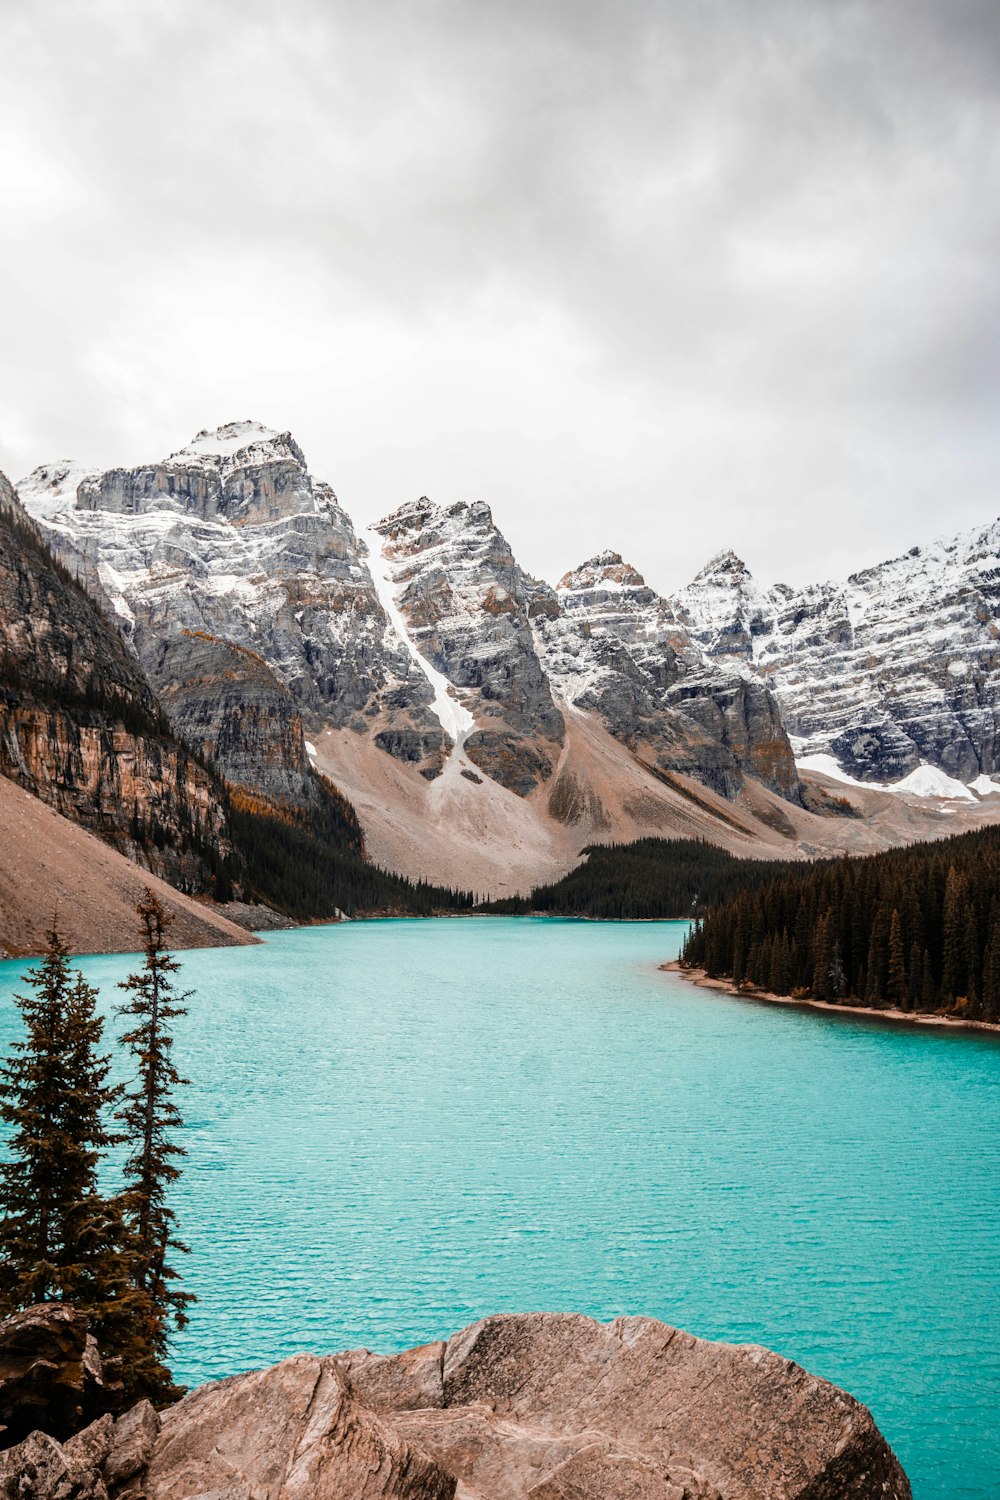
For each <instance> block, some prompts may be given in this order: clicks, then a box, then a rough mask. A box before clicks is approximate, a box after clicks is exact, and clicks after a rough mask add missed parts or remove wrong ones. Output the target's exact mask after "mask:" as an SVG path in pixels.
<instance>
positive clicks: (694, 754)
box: [534, 552, 798, 800]
mask: <svg viewBox="0 0 1000 1500" xmlns="http://www.w3.org/2000/svg"><path fill="white" fill-rule="evenodd" d="M552 598H553V601H554V603H553V606H552V607H549V608H545V609H539V610H538V611H536V613H535V616H534V628H535V634H536V637H537V639H538V642H539V649H540V652H541V656H542V660H543V662H544V664H545V667H546V670H547V672H548V674H549V677H550V679H551V681H552V683H553V684H554V686H555V687H556V689H557V691H558V692H559V693H560V695H561V696H562V697H563V698H564V699H565V701H566V702H568V703H572V704H575V705H576V706H577V707H579V708H583V709H592V710H594V711H595V712H596V713H598V714H600V716H601V717H602V719H603V720H604V722H605V723H606V724H607V726H608V728H609V729H610V730H611V733H612V734H613V735H615V737H616V738H617V739H620V740H622V741H623V742H624V743H625V744H627V745H628V746H629V748H630V749H633V750H634V751H636V752H637V753H639V754H641V755H643V756H644V757H645V758H648V759H649V760H650V761H652V763H654V764H655V765H657V766H658V767H660V768H661V769H664V770H676V771H683V772H687V773H688V774H690V775H693V776H696V777H698V778H699V780H701V781H703V782H705V783H706V784H707V785H708V786H711V787H713V788H714V789H715V790H716V791H718V792H720V793H722V795H724V796H727V797H732V796H734V795H735V794H736V792H737V791H738V790H739V787H740V786H741V784H742V781H743V777H744V775H746V774H749V775H751V776H754V777H756V778H757V779H758V780H759V781H761V782H763V783H764V785H765V786H768V787H770V788H771V789H772V790H773V791H776V792H778V793H779V795H781V796H783V797H786V798H789V799H791V800H797V798H798V777H797V775H796V772H795V765H794V761H793V759H792V752H791V748H790V746H789V743H788V739H787V737H786V735H785V731H784V728H783V726H782V722H781V716H780V713H779V711H778V707H777V704H776V703H775V700H774V698H773V696H772V695H771V693H770V692H769V691H768V689H767V688H766V687H764V686H763V685H762V684H761V683H758V682H755V681H753V680H751V679H749V678H748V677H747V676H746V675H745V674H743V673H741V672H740V670H739V669H738V667H736V666H734V665H733V664H731V663H725V662H723V663H720V664H716V663H715V662H714V661H712V660H710V659H706V656H705V653H704V652H703V650H702V649H701V648H700V646H698V645H696V644H695V642H694V641H693V640H692V638H691V636H690V635H689V633H688V631H687V630H686V629H685V628H684V626H683V625H682V624H681V622H680V621H679V619H678V617H677V615H676V613H675V612H674V610H673V609H672V608H671V606H670V605H669V604H668V603H667V601H666V600H665V599H661V598H660V597H659V595H658V594H656V593H655V592H654V590H653V589H651V588H649V587H648V586H647V585H646V583H645V581H644V579H643V578H642V576H641V574H639V573H638V572H637V571H636V569H635V568H633V567H632V566H630V565H629V564H628V563H625V562H623V561H622V559H621V557H619V555H618V554H617V553H616V552H604V553H601V554H600V556H598V557H594V558H591V560H590V561H589V562H586V563H584V564H583V565H582V566H581V567H579V568H576V569H575V570H574V571H573V572H571V573H567V574H566V576H565V577H564V578H563V579H562V581H561V582H560V584H559V586H558V588H557V589H556V590H555V591H554V594H553V595H552Z"/></svg>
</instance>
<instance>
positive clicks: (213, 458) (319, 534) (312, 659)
mask: <svg viewBox="0 0 1000 1500" xmlns="http://www.w3.org/2000/svg"><path fill="white" fill-rule="evenodd" d="M18 493H19V495H20V498H21V500H22V501H23V503H24V504H25V506H26V508H27V509H28V510H29V511H30V512H31V513H32V514H33V515H35V516H37V517H38V519H39V521H40V522H41V523H42V524H44V525H45V527H46V528H47V532H48V535H49V536H50V538H51V540H52V543H53V545H54V546H55V547H56V548H57V550H58V551H59V553H60V555H61V556H62V557H63V558H64V559H65V560H66V561H67V562H68V563H69V565H70V566H71V567H74V568H76V569H78V570H79V572H80V576H81V577H82V578H83V580H84V582H85V583H86V585H87V587H88V588H89V589H91V591H92V592H93V593H94V595H95V597H96V598H98V599H101V600H104V601H106V606H107V607H108V608H110V610H111V611H112V612H113V615H114V618H115V620H116V623H117V624H118V626H119V628H120V629H121V630H122V632H123V634H124V635H125V636H126V638H127V639H128V640H129V641H130V643H131V644H132V646H133V648H134V649H135V651H136V653H137V655H138V657H139V660H140V662H141V663H142V664H143V666H144V667H145V668H146V670H147V671H148V672H149V674H150V677H151V680H152V681H153V683H154V686H157V687H159V686H161V685H166V684H167V683H169V685H170V686H171V688H172V694H171V696H172V697H173V699H174V701H175V702H177V703H178V704H181V703H183V701H184V698H185V696H189V693H188V694H186V693H185V692H184V687H185V684H184V681H183V679H182V678H181V677H180V676H179V669H180V668H181V666H182V664H183V659H184V655H185V652H187V651H189V650H190V647H189V646H185V645H184V642H185V640H187V641H190V638H191V636H192V635H195V636H197V635H201V636H208V637H214V638H215V639H216V640H222V641H227V642H229V643H231V644H232V645H234V646H237V647H241V648H244V649H247V650H249V651H252V652H253V653H255V655H256V656H257V657H258V658H260V659H262V660H263V661H264V662H265V663H266V665H267V666H268V667H269V668H270V669H271V671H272V672H273V673H274V675H275V676H276V678H277V679H278V681H279V682H280V683H281V684H283V685H284V687H285V688H286V689H287V690H288V693H289V694H290V700H289V701H290V705H293V707H292V706H290V708H289V712H290V713H291V712H293V711H294V712H297V713H299V714H301V715H303V716H304V718H305V720H306V723H307V726H309V727H311V728H315V727H317V726H319V725H324V726H334V727H337V728H341V727H344V726H350V727H351V728H352V729H354V730H355V731H356V732H358V733H366V732H368V730H369V728H370V727H371V725H372V724H373V723H375V722H376V721H380V718H381V716H382V715H383V712H384V710H386V709H389V710H391V714H392V717H393V719H394V722H395V723H396V724H397V725H398V726H399V727H401V728H404V729H406V730H408V731H416V732H417V733H418V734H423V735H425V736H429V737H430V739H431V740H432V741H433V743H434V745H435V747H436V746H437V745H438V744H439V742H440V726H439V725H438V723H437V721H436V719H435V718H434V716H433V714H432V713H431V712H430V710H429V704H430V701H431V690H430V687H429V685H428V683H427V680H426V678H424V677H423V676H422V675H421V674H420V673H419V672H416V671H414V669H413V662H412V659H411V657H410V655H409V653H408V652H407V650H406V649H405V647H404V645H403V643H402V642H401V641H400V640H399V638H398V636H397V635H396V633H395V631H394V630H393V629H392V626H391V624H390V622H389V620H388V618H387V616H386V614H385V612H384V610H383V609H382V606H381V604H380V603H379V600H378V597H377V594H376V591H375V586H374V583H373V581H372V577H371V573H370V572H369V570H368V567H367V564H366V561H365V553H366V547H365V544H364V543H363V542H362V541H360V540H359V538H358V537H357V535H356V533H355V531H354V527H353V525H352V524H351V521H350V518H349V517H348V515H347V513H346V512H345V511H344V510H343V509H342V507H341V506H340V504H339V502H338V500H337V497H336V495H335V494H334V492H333V490H331V489H330V487H329V486H328V485H326V484H323V483H322V482H321V481H319V480H317V479H314V478H313V476H312V475H311V474H310V473H309V471H308V469H307V467H306V463H305V459H304V457H303V455H302V452H301V449H300V448H299V447H298V444H297V443H296V442H295V440H294V439H293V438H292V437H291V435H290V434H289V433H280V432H275V431H273V430H272V429H270V428H267V427H264V426H262V425H261V424H260V423H258V422H232V423H229V424H227V425H226V426H224V427H220V428H218V429H217V430H216V431H215V432H212V433H208V432H202V433H199V435H198V436H197V437H196V438H195V439H194V440H193V442H191V443H189V444H188V446H187V447H186V448H183V449H181V450H180V451H179V452H177V453H174V454H172V455H171V456H170V457H169V458H167V459H165V460H163V461H162V462H160V463H154V464H147V465H142V466H139V467H137V468H134V469H113V470H110V471H108V472H107V473H104V474H93V473H81V471H78V470H76V469H74V468H73V467H72V466H71V465H67V464H57V465H48V466H46V467H43V468H41V469H37V470H36V471H35V472H34V473H33V474H32V475H30V476H29V477H28V478H27V479H26V480H24V481H22V483H21V484H20V485H19V486H18ZM165 647H168V648H169V653H168V659H167V661H166V662H165V661H164V656H163V653H164V648H165ZM198 667H199V663H198V662H197V661H194V662H193V663H192V678H193V679H195V681H196V679H197V674H198ZM163 673H165V674H166V676H165V677H164V679H163V682H162V683H161V674H163ZM258 686H260V687H262V690H263V696H264V699H266V700H269V699H270V697H271V695H272V693H273V688H272V685H271V684H259V683H258V682H256V681H251V680H247V681H246V682H245V684H244V703H245V705H246V708H247V711H248V712H249V713H250V714H254V713H257V712H260V711H262V712H264V713H265V714H266V712H267V708H266V705H259V704H258V703H257V701H256V693H257V688H258ZM272 748H273V742H272ZM293 762H294V756H293V757H292V759H291V760H290V761H289V764H288V769H289V771H293V770H294V769H295V767H294V764H293ZM273 766H274V763H273V762H272V769H273Z"/></svg>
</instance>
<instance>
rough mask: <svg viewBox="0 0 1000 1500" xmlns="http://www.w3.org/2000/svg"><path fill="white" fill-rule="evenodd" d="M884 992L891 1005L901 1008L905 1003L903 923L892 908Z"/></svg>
mask: <svg viewBox="0 0 1000 1500" xmlns="http://www.w3.org/2000/svg"><path fill="white" fill-rule="evenodd" d="M885 992H886V996H887V998H888V999H889V1000H890V1001H891V1002H892V1004H893V1005H895V1006H897V1007H899V1008H900V1009H902V1008H903V1007H904V1006H905V1004H906V993H907V992H906V951H905V949H904V947H903V924H902V922H901V921H900V919H899V912H898V911H897V910H896V908H895V907H893V909H892V917H891V919H890V922H889V971H888V977H887V979H886V987H885Z"/></svg>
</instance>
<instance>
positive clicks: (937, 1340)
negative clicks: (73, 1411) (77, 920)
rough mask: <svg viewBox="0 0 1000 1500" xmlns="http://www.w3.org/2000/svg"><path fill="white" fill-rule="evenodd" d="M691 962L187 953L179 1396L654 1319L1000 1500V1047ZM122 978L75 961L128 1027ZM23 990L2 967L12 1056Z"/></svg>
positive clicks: (330, 939)
mask: <svg viewBox="0 0 1000 1500" xmlns="http://www.w3.org/2000/svg"><path fill="white" fill-rule="evenodd" d="M686 931H687V924H686V923H682V922H657V923H643V924H629V923H594V922H576V921H563V920H557V919H532V918H514V917H511V918H468V919H462V920H449V919H442V920H412V921H376V922H358V923H350V924H342V925H339V926H330V927H312V928H304V929H299V930H296V931H290V932H279V933H273V934H269V935H268V936H267V939H266V942H265V943H264V944H263V945H262V946H261V947H259V948H237V949H214V950H202V951H197V952H190V953H185V954H183V955H182V973H181V975H180V980H181V982H182V984H183V986H184V987H191V988H193V990H194V991H195V994H194V997H193V998H192V1000H191V1001H190V1004H189V1014H188V1015H187V1017H185V1018H184V1019H183V1020H182V1021H179V1022H178V1024H177V1026H176V1043H175V1054H176V1061H177V1065H178V1067H179V1069H180V1071H181V1072H182V1073H183V1074H184V1075H185V1076H186V1077H188V1078H189V1079H190V1080H191V1084H190V1087H188V1088H186V1089H184V1090H182V1091H181V1094H180V1099H179V1102H180V1104H181V1108H182V1111H183V1113H184V1116H185V1120H186V1125H185V1128H184V1131H183V1135H182V1141H183V1144H184V1146H185V1147H186V1149H187V1151H188V1156H187V1160H186V1162H185V1163H184V1176H183V1177H182V1179H181V1181H180V1183H179V1184H178V1187H177V1190H176V1192H175V1194H174V1202H175V1206H176V1208H177V1212H178V1215H179V1218H180V1228H181V1232H182V1235H183V1238H184V1239H185V1240H186V1241H187V1242H188V1243H189V1244H190V1245H191V1249H192V1253H191V1255H190V1256H188V1257H185V1258H184V1259H183V1262H182V1264H181V1267H180V1269H181V1270H182V1272H183V1274H184V1278H185V1286H186V1288H187V1289H188V1290H190V1291H192V1292H194V1293H195V1294H196V1295H197V1297H198V1299H199V1301H198V1303H197V1305H196V1306H195V1307H194V1308H193V1309H192V1310H191V1325H190V1327H189V1328H188V1329H187V1330H185V1332H184V1333H183V1334H182V1335H179V1336H178V1338H177V1340H176V1346H175V1349H176V1354H175V1360H174V1373H175V1375H176V1376H177V1377H178V1378H179V1379H180V1380H182V1381H185V1382H187V1383H188V1384H195V1383H199V1382H201V1381H204V1380H208V1379H214V1378H218V1377H221V1376H224V1375H228V1374H232V1373H234V1372H236V1371H238V1370H242V1369H248V1368H252V1367H255V1366H260V1365H263V1364H270V1363H273V1362H275V1361H276V1360H278V1359H281V1358H282V1357H284V1356H285V1355H287V1354H289V1353H292V1352H293V1351H295V1350H297V1349H312V1350H315V1351H317V1352H332V1351H334V1350H337V1349H342V1348H348V1347H352V1346H358V1345H365V1346H367V1347H370V1348H373V1349H377V1350H380V1351H388V1350H392V1349H401V1348H405V1347H408V1346H410V1345H412V1344H415V1343H419V1342H422V1341H425V1340H429V1339H432V1338H436V1337H440V1336H443V1335H447V1334H449V1333H451V1332H453V1331H455V1330H456V1329H458V1328H460V1327H462V1326H463V1325H464V1324H466V1323H468V1322H470V1321H472V1320H473V1319H474V1318H476V1317H478V1316H480V1315H482V1314H485V1313H489V1312H496V1311H507V1310H510V1311H514V1310H521V1311H531V1310H543V1309H544V1310H554V1311H561V1310H572V1311H578V1312H584V1313H589V1314H591V1315H593V1316H595V1317H599V1318H611V1317H614V1316H615V1315H616V1314H618V1313H623V1312H629V1313H647V1314H650V1315H652V1316H655V1317H658V1318H662V1319H663V1320H664V1321H666V1322H668V1323H674V1324H677V1325H678V1326H680V1327H683V1328H687V1329H689V1330H690V1331H691V1332H693V1333H696V1334H699V1335H700V1336H702V1337H706V1338H720V1339H727V1340H731V1341H736V1342H754V1343H762V1344H766V1345H767V1346H769V1347H770V1348H773V1349H776V1350H778V1351H779V1352H780V1353H782V1354H785V1355H787V1356H789V1357H790V1358H793V1359H795V1360H798V1361H799V1362H800V1363H801V1364H803V1365H805V1366H806V1367H807V1368H808V1369H810V1370H812V1371H814V1372H815V1373H816V1374H819V1375H823V1376H826V1377H827V1378H828V1379H830V1380H832V1381H835V1382H836V1383H837V1384H839V1385H843V1386H844V1387H846V1388H847V1389H848V1390H849V1391H851V1392H852V1394H854V1395H856V1396H857V1397H858V1398H859V1399H860V1400H862V1401H864V1402H865V1403H866V1404H867V1405H868V1406H870V1407H871V1409H872V1411H873V1413H874V1415H875V1419H876V1421H877V1422H878V1423H879V1425H880V1427H881V1428H882V1431H883V1432H884V1433H885V1435H886V1437H887V1438H888V1439H889V1441H890V1442H891V1443H892V1444H893V1446H894V1448H895V1449H896V1452H897V1453H898V1455H899V1457H900V1459H901V1461H902V1463H903V1465H904V1467H905V1468H906V1470H907V1473H908V1474H909V1476H910V1479H911V1481H912V1483H913V1487H914V1494H915V1496H916V1497H917V1500H944V1497H945V1496H949V1497H953V1496H958V1495H961V1496H963V1497H969V1500H987V1497H994V1496H995V1495H996V1494H997V1493H998V1492H1000V1435H998V1431H997V1426H996V1422H995V1411H996V1401H997V1395H998V1391H1000V1249H998V1235H997V1208H998V1203H1000V1038H997V1037H996V1036H992V1035H988V1034H987V1035H981V1034H969V1033H954V1032H942V1031H941V1030H939V1029H938V1028H929V1027H928V1028H916V1027H910V1026H892V1025H887V1024H885V1023H884V1022H879V1021H874V1020H868V1019H866V1018H863V1017H857V1016H853V1017H846V1016H837V1015H833V1016H828V1015H825V1014H816V1013H809V1012H802V1011H797V1010H791V1009H786V1008H784V1007H780V1008H779V1007H769V1006H766V1005H759V1004H754V1003H748V1002H746V1001H743V1000H740V999H737V998H735V997H730V996H727V995H724V994H718V993H713V992H706V991H705V990H699V989H696V988H694V987H693V986H691V985H690V984H688V983H687V982H686V981H685V980H684V979H682V978H681V977H680V976H678V975H676V974H668V973H663V972H661V971H660V970H659V967H658V966H659V964H661V963H663V962H665V961H667V960H669V959H672V958H674V957H675V956H676V954H677V952H678V951H679V948H680V944H681V942H682V939H683V937H684V935H685V933H686ZM130 964H133V965H134V960H133V959H130V958H129V957H128V956H126V955H111V956H101V957H91V958H85V959H81V960H79V966H80V968H82V969H83V971H84V973H85V975H86V977H87V978H88V979H89V980H90V981H91V982H92V983H94V984H97V985H99V986H100V988H101V992H102V996H103V997H104V1004H105V1007H106V1010H107V1011H108V1012H109V1013H110V1010H111V1007H112V1006H113V1005H114V1004H115V1003H116V999H117V992H116V990H115V984H116V982H117V981H118V980H119V979H121V978H123V977H124V975H125V974H126V973H127V972H128V970H129V967H130ZM28 967H30V962H7V963H3V964H0V1050H2V1051H3V1052H4V1053H6V1051H7V1049H8V1047H9V1044H10V1042H11V1041H12V1040H13V1039H14V1038H15V1036H16V1035H17V1032H18V1027H19V1024H20V1023H19V1017H18V1013H17V1010H16V1007H15V1005H14V1003H13V995H14V993H15V992H16V991H17V989H18V987H19V981H20V980H21V977H22V976H23V974H24V971H25V969H26V968H28ZM113 1029H114V1028H113V1027H110V1028H109V1035H110V1033H111V1032H112V1031H113Z"/></svg>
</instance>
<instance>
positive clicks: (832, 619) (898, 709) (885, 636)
mask: <svg viewBox="0 0 1000 1500" xmlns="http://www.w3.org/2000/svg"><path fill="white" fill-rule="evenodd" d="M671 603H672V606H673V608H674V610H675V612H676V614H677V617H678V619H679V620H680V621H681V622H682V623H683V624H684V625H685V626H686V628H687V629H688V630H689V631H690V633H691V635H692V636H693V637H694V639H695V640H696V641H697V642H698V643H699V645H700V646H701V647H702V648H703V649H704V650H705V651H707V652H708V654H709V655H710V656H711V657H712V658H713V659H714V660H717V661H720V662H729V663H731V664H733V665H735V666H739V667H740V668H742V669H743V670H744V671H745V672H747V673H748V674H749V675H752V676H755V677H757V678H759V679H761V680H764V681H766V682H767V684H768V686H769V687H770V688H771V689H772V690H773V692H774V694H775V697H776V698H777V700H778V702H779V704H780V705H781V711H782V715H783V718H784V723H785V727H786V728H787V730H788V731H789V733H790V734H792V735H795V736H798V737H799V739H800V740H801V742H802V744H801V750H802V752H803V753H817V752H828V753H832V754H834V755H835V756H836V757H837V759H838V760H839V762H840V764H841V766H842V767H843V768H844V769H845V770H847V771H848V772H850V774H851V775H853V776H856V777H858V778H859V779H861V780H875V781H892V780H897V779H899V778H901V777H902V776H904V775H906V774H907V773H908V772H910V771H912V770H914V769H916V767H917V766H919V765H920V764H921V763H927V764H930V765H933V766H938V767H940V768H941V769H942V770H943V771H945V772H946V773H947V774H948V775H950V776H954V777H956V778H958V779H959V780H962V781H966V782H968V781H971V780H973V779H974V778H975V777H976V776H978V775H980V774H982V773H986V774H989V773H990V772H993V771H996V770H998V769H1000V521H997V522H994V523H993V524H992V525H990V526H986V527H981V528H978V529H976V530H975V531H969V532H964V533H962V534H961V535H959V536H955V537H951V538H948V539H946V540H944V541H941V542H935V543H932V544H931V545H929V546H927V547H914V548H912V549H911V550H910V551H909V552H907V553H905V554H904V555H903V556H901V557H897V558H894V559H892V560H891V561H889V562H885V563H882V564H880V565H879V566H877V567H874V568H869V569H867V570H865V571H864V572H861V573H854V574H852V575H851V577H850V578H848V579H847V580H846V581H844V582H833V583H822V584H813V585H810V586H808V587H805V588H800V589H791V588H789V587H787V586H786V585H783V584H777V585H775V587H773V588H770V589H765V588H762V587H761V586H760V585H759V584H757V583H756V581H755V580H754V578H753V577H752V575H751V574H750V572H749V570H748V569H747V568H746V567H745V565H744V564H743V563H742V562H741V560H740V559H739V558H738V557H736V556H735V555H734V554H733V553H731V552H726V553H721V554H720V555H719V556H718V557H715V558H713V559H712V561H711V562H709V563H708V564H707V565H706V567H705V568H703V569H702V571H701V572H700V573H699V574H698V576H697V577H696V578H695V579H694V581H693V582H692V583H691V584H690V585H689V586H688V588H686V589H684V590H682V591H681V592H680V593H679V594H678V595H676V596H675V598H674V599H673V600H672V601H671Z"/></svg>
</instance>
